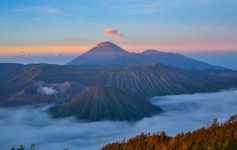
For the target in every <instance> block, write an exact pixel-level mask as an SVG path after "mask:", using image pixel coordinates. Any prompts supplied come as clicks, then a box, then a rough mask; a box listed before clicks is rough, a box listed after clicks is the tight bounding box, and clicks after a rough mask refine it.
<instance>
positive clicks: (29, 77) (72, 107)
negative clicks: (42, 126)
mask: <svg viewBox="0 0 237 150" xmlns="http://www.w3.org/2000/svg"><path fill="white" fill-rule="evenodd" d="M1 65H2V66H7V67H4V68H0V72H1V70H5V75H2V77H1V79H0V87H1V89H0V106H1V107H10V106H23V105H38V104H54V105H56V106H54V107H53V108H51V109H49V112H50V114H52V116H53V117H57V118H58V117H67V116H75V117H76V118H78V119H81V120H84V119H85V120H90V121H98V120H136V119H141V118H143V117H149V116H151V115H154V114H159V113H161V112H162V110H161V109H160V108H159V107H156V106H152V105H151V104H150V103H148V102H147V101H146V100H147V99H149V98H150V97H153V96H161V95H172V94H184V93H195V92H213V91H218V90H221V89H228V88H231V87H237V72H236V71H231V70H183V69H178V68H174V67H170V66H166V65H163V64H159V63H157V64H145V65H139V66H97V65H96V66H93V65H90V66H86V65H85V66H67V65H62V66H61V65H49V64H35V65H17V66H18V67H16V64H12V66H11V64H1ZM6 68H8V69H9V70H8V69H6ZM111 107H113V108H111ZM130 110H132V111H130ZM113 111H115V112H113Z"/></svg>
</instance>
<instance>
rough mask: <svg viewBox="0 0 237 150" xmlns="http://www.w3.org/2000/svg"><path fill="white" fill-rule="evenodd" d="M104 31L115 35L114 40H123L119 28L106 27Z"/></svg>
mask: <svg viewBox="0 0 237 150" xmlns="http://www.w3.org/2000/svg"><path fill="white" fill-rule="evenodd" d="M104 33H105V34H108V35H111V36H113V37H114V40H121V39H122V38H123V35H122V34H118V30H116V29H105V30H104Z"/></svg>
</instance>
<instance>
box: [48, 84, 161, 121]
mask: <svg viewBox="0 0 237 150" xmlns="http://www.w3.org/2000/svg"><path fill="white" fill-rule="evenodd" d="M49 111H50V112H51V113H52V115H53V117H55V118H61V117H68V116H75V117H76V118H78V119H82V120H84V119H86V120H90V121H99V120H139V119H141V118H144V117H150V116H152V115H154V114H158V113H161V109H160V108H159V107H156V106H153V105H151V104H150V103H148V102H146V101H143V100H141V99H139V98H137V97H133V96H131V95H129V94H128V93H126V92H124V91H122V90H121V89H119V88H116V87H99V86H95V87H87V88H86V89H85V90H84V91H82V92H81V93H80V94H79V95H78V96H76V97H75V98H74V99H72V100H71V101H70V102H68V103H66V104H65V105H61V106H55V107H53V108H50V109H49Z"/></svg>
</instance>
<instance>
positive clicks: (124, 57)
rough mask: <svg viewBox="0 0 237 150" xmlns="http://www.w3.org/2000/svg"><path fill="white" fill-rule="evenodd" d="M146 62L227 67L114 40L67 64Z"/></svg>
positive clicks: (183, 65) (195, 67)
mask: <svg viewBox="0 0 237 150" xmlns="http://www.w3.org/2000/svg"><path fill="white" fill-rule="evenodd" d="M146 63H163V64H165V65H168V66H172V67H177V68H181V69H198V70H202V69H218V70H222V69H225V68H223V67H219V66H212V65H210V64H207V63H205V62H201V61H198V60H195V59H192V58H188V57H186V56H184V55H181V54H179V53H171V52H161V51H158V50H154V49H148V50H145V51H143V52H141V53H134V52H133V53H132V52H128V51H127V50H125V49H123V48H121V47H119V46H117V45H115V44H114V43H112V42H109V41H106V42H101V43H99V44H97V45H96V46H94V47H93V48H91V49H90V50H88V51H87V52H85V53H83V54H82V55H80V56H78V57H77V58H75V59H73V60H72V61H70V62H68V63H67V64H66V65H123V66H133V65H142V64H146Z"/></svg>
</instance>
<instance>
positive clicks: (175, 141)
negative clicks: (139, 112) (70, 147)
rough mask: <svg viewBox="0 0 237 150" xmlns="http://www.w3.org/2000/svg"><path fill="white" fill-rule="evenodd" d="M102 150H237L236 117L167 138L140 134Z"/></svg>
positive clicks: (162, 134)
mask: <svg viewBox="0 0 237 150" xmlns="http://www.w3.org/2000/svg"><path fill="white" fill-rule="evenodd" d="M102 150H237V115H234V116H231V117H230V118H229V120H228V121H226V122H224V123H221V124H220V123H218V122H217V119H214V120H213V122H212V124H211V125H210V126H209V127H207V128H200V129H198V130H196V131H193V132H188V133H179V134H177V135H176V136H175V137H169V136H167V135H166V133H165V132H161V133H154V134H150V133H148V134H144V133H142V134H140V135H138V136H136V137H134V138H132V139H130V140H128V141H127V142H124V141H123V142H116V143H112V144H108V145H106V146H105V147H103V148H102Z"/></svg>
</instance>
